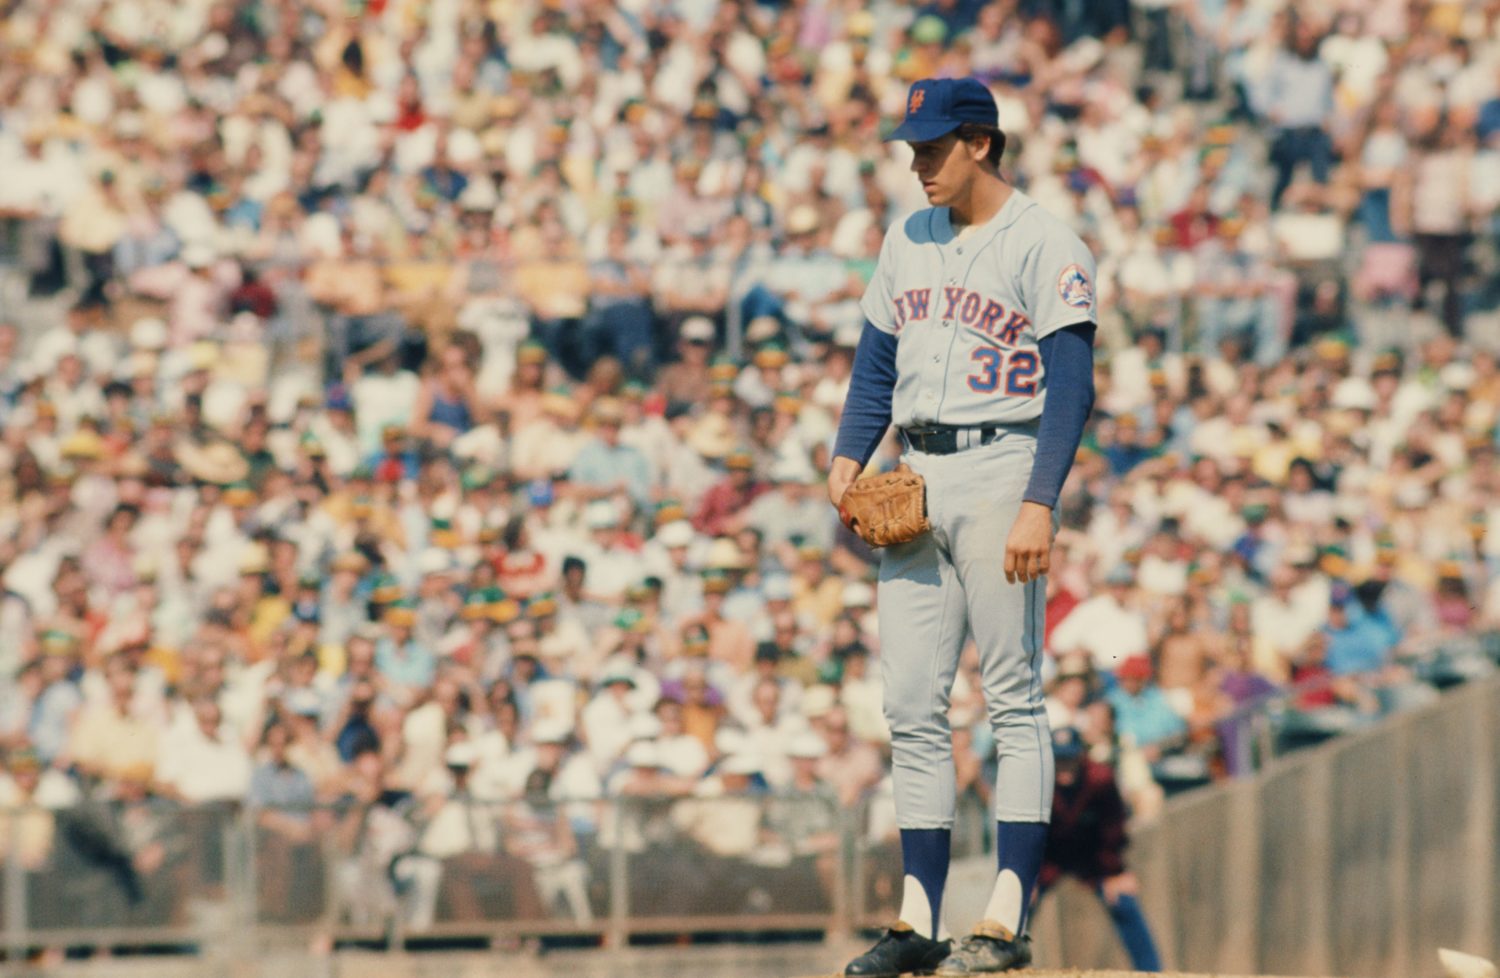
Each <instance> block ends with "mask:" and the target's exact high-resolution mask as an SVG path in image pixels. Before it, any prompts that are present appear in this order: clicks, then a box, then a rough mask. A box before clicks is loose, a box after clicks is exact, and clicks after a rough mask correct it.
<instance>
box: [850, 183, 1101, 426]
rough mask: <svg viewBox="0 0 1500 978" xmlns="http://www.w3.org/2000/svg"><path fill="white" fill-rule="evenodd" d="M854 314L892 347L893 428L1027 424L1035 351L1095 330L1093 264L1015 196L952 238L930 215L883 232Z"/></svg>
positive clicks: (1040, 384)
mask: <svg viewBox="0 0 1500 978" xmlns="http://www.w3.org/2000/svg"><path fill="white" fill-rule="evenodd" d="M860 306H861V308H862V309H863V311H864V314H865V318H867V319H868V320H869V321H870V322H871V323H872V324H873V325H874V326H875V327H876V328H877V329H881V330H884V331H885V332H887V333H894V334H895V335H896V336H897V338H898V344H897V347H896V370H897V380H896V389H895V392H894V394H893V396H892V399H891V421H892V423H893V424H896V425H898V426H901V427H912V426H916V425H924V424H949V425H965V426H976V425H984V424H994V423H1007V422H1017V421H1028V420H1032V419H1035V418H1038V417H1040V416H1041V413H1042V405H1043V402H1044V400H1045V398H1046V378H1045V377H1044V376H1043V371H1042V357H1041V354H1040V353H1039V352H1038V350H1037V343H1038V342H1039V341H1040V340H1041V339H1042V338H1043V337H1045V336H1046V335H1047V334H1049V333H1052V332H1055V331H1057V330H1059V329H1062V328H1063V327H1065V326H1071V325H1073V324H1075V323H1082V322H1093V321H1094V318H1095V308H1094V258H1093V256H1092V255H1091V254H1089V250H1088V248H1087V247H1086V246H1085V245H1084V243H1083V242H1082V241H1080V240H1079V239H1078V235H1076V234H1074V233H1073V231H1072V229H1070V228H1069V227H1068V226H1067V225H1066V224H1064V223H1063V222H1062V221H1061V220H1059V219H1058V218H1056V217H1054V216H1053V215H1051V214H1049V213H1047V212H1046V211H1045V210H1043V209H1042V208H1041V207H1039V206H1037V204H1036V202H1035V201H1034V200H1032V199H1031V198H1030V197H1028V196H1026V195H1025V194H1024V193H1022V192H1021V191H1019V190H1015V191H1012V193H1011V195H1010V198H1009V199H1008V200H1007V201H1006V202H1005V205H1004V206H1003V207H1001V208H1000V210H999V211H998V212H997V213H996V214H995V216H994V217H992V218H990V220H988V221H986V222H985V223H984V224H982V225H978V226H975V227H972V228H969V229H966V231H965V233H964V234H962V235H961V236H960V235H955V234H954V231H953V227H952V226H951V225H950V223H949V221H948V209H947V208H946V207H929V208H926V209H924V210H920V211H916V212H915V213H913V214H911V215H910V216H908V217H906V218H905V219H904V220H901V221H898V222H896V223H895V224H893V225H892V226H891V227H890V229H889V230H888V231H887V232H886V235H885V242H884V243H883V244H882V245H881V247H880V260H879V263H878V265H877V266H876V269H875V275H874V277H873V278H871V280H870V284H869V286H868V287H867V288H866V289H865V295H864V298H863V300H862V301H861V303H860Z"/></svg>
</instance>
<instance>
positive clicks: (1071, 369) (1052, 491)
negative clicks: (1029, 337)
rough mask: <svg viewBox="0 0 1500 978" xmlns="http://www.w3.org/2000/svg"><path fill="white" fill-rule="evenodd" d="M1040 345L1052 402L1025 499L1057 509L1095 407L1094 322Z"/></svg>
mask: <svg viewBox="0 0 1500 978" xmlns="http://www.w3.org/2000/svg"><path fill="white" fill-rule="evenodd" d="M1038 346H1039V348H1040V349H1041V353H1042V368H1043V370H1044V371H1045V374H1044V375H1045V376H1046V378H1047V401H1046V403H1045V404H1044V405H1043V406H1042V420H1041V424H1040V426H1039V427H1038V430H1037V436H1036V461H1035V462H1033V463H1032V466H1031V481H1030V482H1029V483H1027V485H1026V495H1025V496H1024V497H1022V498H1024V499H1025V500H1026V501H1027V502H1033V503H1041V504H1042V505H1043V506H1047V507H1049V508H1052V507H1055V506H1056V505H1057V497H1058V496H1059V495H1060V494H1061V493H1062V487H1063V483H1064V482H1066V481H1067V478H1068V470H1069V469H1071V468H1072V467H1073V457H1074V456H1075V455H1077V454H1078V443H1079V442H1080V441H1082V440H1083V425H1084V422H1085V421H1087V420H1088V419H1089V412H1090V411H1092V410H1093V409H1094V324H1093V323H1078V324H1077V325H1074V326H1068V327H1066V328H1064V329H1060V330H1058V331H1057V332H1055V333H1050V334H1048V335H1047V336H1044V337H1042V341H1041V343H1039V344H1038Z"/></svg>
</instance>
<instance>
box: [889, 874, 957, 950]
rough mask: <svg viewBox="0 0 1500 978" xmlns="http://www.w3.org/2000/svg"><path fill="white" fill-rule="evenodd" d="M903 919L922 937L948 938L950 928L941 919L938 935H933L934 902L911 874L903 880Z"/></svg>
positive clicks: (940, 939)
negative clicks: (928, 898) (932, 902)
mask: <svg viewBox="0 0 1500 978" xmlns="http://www.w3.org/2000/svg"><path fill="white" fill-rule="evenodd" d="M901 919H902V920H903V921H905V922H906V923H908V924H910V925H911V929H912V930H914V931H916V932H917V933H918V934H919V935H921V936H922V937H926V938H929V939H935V940H939V941H946V940H947V939H948V928H947V927H946V926H944V925H943V922H942V921H941V920H939V921H938V922H937V936H936V938H934V937H933V933H932V932H933V920H932V904H931V903H929V902H928V900H927V890H926V889H924V888H923V887H922V884H921V883H919V882H918V881H917V878H916V877H915V876H912V875H911V874H907V876H906V878H905V879H904V880H902V885H901Z"/></svg>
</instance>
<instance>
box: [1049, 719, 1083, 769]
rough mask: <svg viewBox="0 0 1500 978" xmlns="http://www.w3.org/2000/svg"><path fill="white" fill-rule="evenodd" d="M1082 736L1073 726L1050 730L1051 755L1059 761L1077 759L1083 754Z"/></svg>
mask: <svg viewBox="0 0 1500 978" xmlns="http://www.w3.org/2000/svg"><path fill="white" fill-rule="evenodd" d="M1084 749H1085V748H1084V743H1083V737H1082V736H1081V735H1080V734H1079V733H1078V731H1077V730H1076V729H1074V728H1073V727H1062V728H1060V729H1058V730H1054V731H1052V756H1053V757H1055V758H1057V760H1059V761H1072V760H1077V759H1078V758H1080V757H1082V756H1083V754H1084Z"/></svg>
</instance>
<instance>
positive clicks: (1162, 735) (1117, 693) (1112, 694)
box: [1105, 655, 1187, 747]
mask: <svg viewBox="0 0 1500 978" xmlns="http://www.w3.org/2000/svg"><path fill="white" fill-rule="evenodd" d="M1115 676H1116V678H1118V679H1119V681H1120V684H1119V685H1118V686H1116V687H1115V688H1114V689H1112V690H1110V691H1109V692H1108V693H1107V694H1105V699H1107V700H1108V701H1109V705H1110V706H1112V707H1114V710H1115V732H1116V733H1117V734H1119V736H1120V737H1122V738H1124V737H1129V738H1130V739H1131V740H1133V741H1134V742H1135V744H1136V746H1137V747H1147V746H1150V745H1152V744H1159V743H1161V742H1162V741H1165V740H1170V739H1171V738H1173V737H1178V736H1181V735H1182V734H1185V733H1187V723H1186V722H1185V721H1184V720H1183V719H1182V717H1181V716H1180V715H1178V713H1177V711H1176V710H1174V709H1172V706H1171V704H1170V703H1168V702H1167V698H1166V696H1165V695H1164V694H1163V693H1162V691H1161V688H1160V687H1159V686H1157V685H1156V684H1155V683H1153V682H1152V681H1151V660H1150V659H1147V658H1146V657H1145V656H1144V655H1136V656H1131V657H1130V658H1129V659H1126V660H1125V661H1124V662H1122V663H1120V667H1119V669H1118V670H1116V672H1115Z"/></svg>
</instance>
